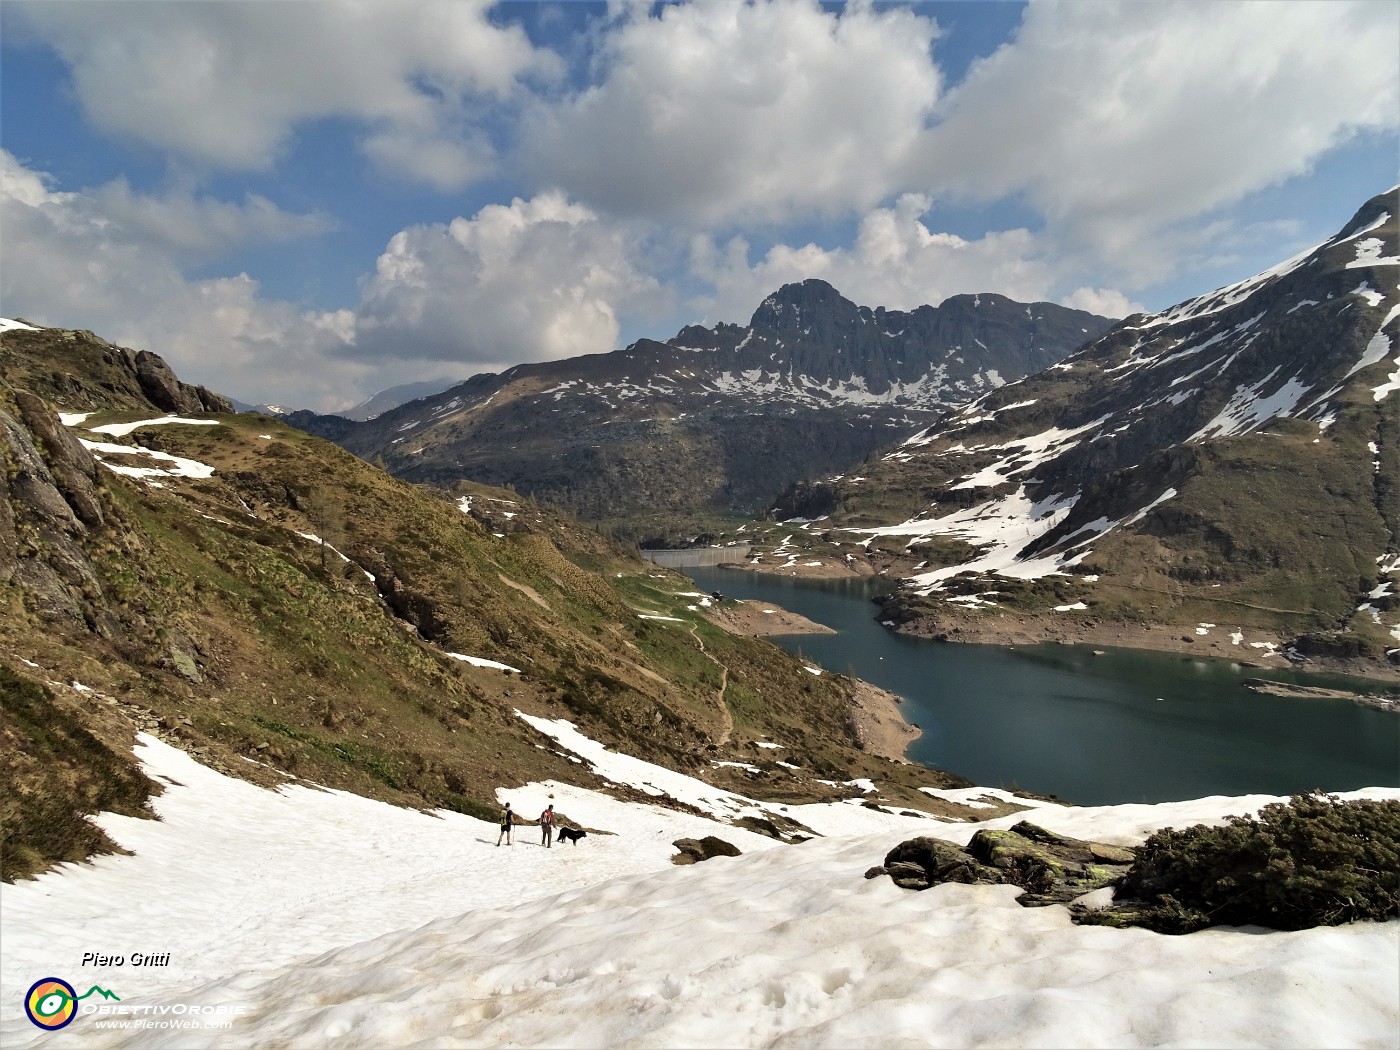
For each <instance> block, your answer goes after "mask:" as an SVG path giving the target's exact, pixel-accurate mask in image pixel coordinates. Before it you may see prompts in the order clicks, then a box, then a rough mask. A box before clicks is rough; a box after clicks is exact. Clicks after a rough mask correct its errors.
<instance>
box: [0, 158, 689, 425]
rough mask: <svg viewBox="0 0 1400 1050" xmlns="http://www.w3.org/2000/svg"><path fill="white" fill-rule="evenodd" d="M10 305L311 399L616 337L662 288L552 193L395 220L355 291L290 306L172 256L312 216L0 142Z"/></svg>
mask: <svg viewBox="0 0 1400 1050" xmlns="http://www.w3.org/2000/svg"><path fill="white" fill-rule="evenodd" d="M0 225H2V226H3V228H4V232H5V255H6V263H7V265H6V266H5V267H4V270H3V274H2V275H0V277H2V278H3V283H0V303H3V308H4V310H5V311H6V315H7V316H15V315H19V316H23V317H25V318H27V319H28V320H30V321H33V322H35V323H38V324H45V325H54V326H57V327H64V328H90V329H92V330H93V331H96V332H97V333H98V334H100V335H102V336H103V337H104V338H107V339H109V340H111V341H113V342H117V343H120V344H124V345H129V346H133V347H136V348H138V349H147V350H154V351H155V352H157V353H159V354H161V355H162V356H163V357H165V358H166V359H167V360H168V361H169V362H170V364H171V365H172V366H173V367H174V368H175V370H176V372H177V373H178V374H180V375H181V377H182V378H184V379H186V380H187V381H191V382H198V383H203V384H205V385H206V386H209V387H211V388H213V389H215V390H218V391H220V392H222V393H227V394H232V395H234V396H236V397H241V398H243V399H245V400H263V401H269V402H274V403H279V404H286V405H291V406H296V407H312V408H318V409H321V410H333V409H336V408H344V407H348V406H349V405H351V404H353V403H355V402H356V401H358V400H360V399H361V398H362V397H363V396H364V395H365V394H368V393H371V392H373V391H375V390H379V389H384V388H386V387H389V386H394V385H397V384H400V383H405V382H410V381H413V380H415V379H427V378H437V377H439V376H441V375H443V374H444V373H446V374H449V375H455V376H458V377H460V378H466V377H467V376H469V375H472V374H474V373H476V372H481V371H492V370H498V369H502V368H506V367H509V366H510V365H512V364H515V363H517V362H520V361H536V360H543V359H550V358H560V357H569V356H574V355H578V354H587V353H602V352H605V351H608V350H612V349H614V348H616V346H617V345H618V337H619V332H620V327H621V319H622V318H624V317H632V318H634V319H635V318H638V317H650V318H653V319H655V318H659V317H660V314H661V311H663V310H665V309H667V308H668V307H669V306H671V305H672V302H671V298H670V295H669V291H668V290H667V289H665V288H663V287H662V286H661V285H660V284H659V283H658V282H657V281H656V279H655V278H653V277H652V276H650V275H649V274H647V273H643V272H642V271H641V270H639V269H638V268H637V262H636V260H637V259H638V258H639V257H640V255H641V254H642V253H643V252H644V250H645V246H644V244H643V243H642V241H641V239H640V238H639V237H638V235H637V234H636V233H634V232H633V231H632V230H631V228H630V227H628V226H627V225H626V224H621V223H616V222H606V221H604V220H602V219H600V218H599V217H598V216H597V215H595V214H594V213H593V212H592V211H591V210H589V209H588V208H586V207H583V206H582V205H579V204H575V203H570V202H569V201H567V200H566V199H565V198H564V197H563V195H562V194H558V193H555V194H545V195H542V196H539V197H536V198H534V199H533V200H529V201H526V200H519V199H517V200H515V201H514V202H512V203H511V204H510V205H509V206H502V205H491V206H489V207H486V208H483V209H481V211H479V212H478V213H477V214H476V215H474V216H473V217H471V218H457V219H454V220H453V221H452V222H450V223H446V224H436V225H431V226H414V227H410V228H408V229H406V230H402V231H400V232H399V233H397V234H395V235H394V236H393V237H392V238H391V239H390V241H389V244H388V246H387V247H386V249H385V251H384V252H383V254H381V255H380V257H379V259H378V262H377V264H376V267H375V271H374V273H373V274H372V275H370V276H368V277H366V278H365V280H364V281H363V282H362V287H361V300H360V302H359V303H358V304H355V305H354V306H353V307H346V308H344V309H340V310H334V311H326V312H317V311H307V310H302V309H300V308H298V307H296V306H295V305H293V304H291V303H287V302H282V301H278V300H276V299H270V298H267V297H265V296H264V295H263V293H262V289H261V288H260V286H259V284H258V282H257V281H255V280H253V279H252V278H250V277H249V276H248V275H246V274H238V275H236V276H229V277H220V278H212V279H203V280H191V279H188V278H187V277H186V276H185V274H184V270H183V266H184V265H185V263H186V262H188V261H189V260H190V259H192V258H196V257H202V256H203V255H204V254H206V253H207V252H208V251H209V250H212V249H214V248H218V247H221V246H227V245H228V244H231V243H234V242H248V241H256V240H264V241H265V240H277V239H284V238H286V237H290V236H296V235H300V234H306V233H313V232H317V231H318V230H319V229H320V228H321V226H322V223H321V221H320V220H319V219H316V217H308V216H295V215H287V214H286V213H284V212H281V211H279V210H278V209H277V208H276V207H275V206H274V205H272V204H271V203H270V202H267V201H264V200H260V199H257V200H253V201H251V202H249V203H246V204H245V205H243V206H237V205H232V204H228V203H226V202H221V201H212V200H206V199H195V198H192V197H190V196H189V195H187V194H176V195H173V196H172V197H171V198H169V199H168V200H167V199H166V198H158V197H151V196H140V195H136V194H133V193H132V192H131V191H130V190H129V188H128V187H127V186H126V185H125V183H120V182H117V183H111V184H108V185H106V186H103V187H99V188H98V189H96V190H92V191H85V192H81V193H78V192H59V191H56V190H54V189H52V188H51V187H50V185H49V183H48V181H47V179H46V177H45V176H44V175H42V174H40V173H37V172H34V171H31V170H29V169H27V168H25V167H24V166H23V165H21V164H19V163H18V162H17V161H16V160H15V159H14V157H12V156H11V155H10V154H9V153H8V152H6V151H4V150H0Z"/></svg>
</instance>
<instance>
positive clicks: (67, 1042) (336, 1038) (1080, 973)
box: [0, 724, 1400, 1048]
mask: <svg viewBox="0 0 1400 1050" xmlns="http://www.w3.org/2000/svg"><path fill="white" fill-rule="evenodd" d="M552 729H553V731H554V732H555V733H556V734H557V738H558V739H559V740H560V742H561V746H564V747H570V748H577V751H578V754H577V756H576V757H580V758H581V759H582V760H584V761H586V762H588V763H590V764H591V765H592V766H593V768H595V769H597V770H598V771H599V772H601V773H603V774H604V775H606V776H610V777H613V776H615V777H617V778H619V779H620V780H623V781H627V782H631V783H634V784H636V785H637V786H639V787H644V786H646V785H648V784H650V783H652V782H653V781H663V780H664V781H666V782H667V783H668V786H669V787H670V788H671V789H672V790H676V791H680V792H681V793H682V794H684V793H685V791H684V789H682V788H681V787H679V786H678V785H676V784H673V783H671V782H670V781H671V780H672V779H673V778H674V777H675V776H676V774H674V773H672V772H671V771H669V770H664V769H660V768H659V767H655V766H652V767H650V768H647V767H646V766H645V765H642V764H629V763H628V762H626V761H622V756H616V755H613V754H611V753H609V752H607V751H605V750H604V749H602V748H601V747H599V746H598V745H596V744H593V743H591V742H589V741H588V740H586V739H585V738H583V737H581V736H579V735H578V734H577V733H576V732H575V731H573V730H572V729H570V727H568V726H566V725H563V724H559V725H556V726H553V727H552ZM137 754H138V757H139V758H140V759H141V761H142V763H143V765H144V767H145V769H146V771H147V772H148V774H149V775H151V776H152V777H154V778H156V779H158V780H160V781H161V782H163V783H165V784H166V785H167V788H166V791H165V793H164V794H163V795H162V796H160V798H159V799H157V800H156V802H155V807H156V809H157V811H158V812H159V813H160V815H161V818H162V819H161V820H160V821H146V820H134V819H131V818H125V817H118V816H115V815H110V814H107V815H103V816H102V817H100V818H98V819H99V821H100V823H101V824H102V825H103V826H104V827H105V828H106V829H107V830H108V831H109V832H110V833H111V835H112V836H113V838H114V839H116V840H117V841H118V842H120V843H121V844H122V845H124V846H126V847H127V848H128V849H129V850H131V854H130V855H126V856H109V857H104V858H100V859H99V860H97V861H95V862H93V863H90V864H82V865H65V866H64V867H62V868H60V869H59V870H57V871H55V872H51V873H49V874H46V875H44V876H41V877H40V878H39V879H37V880H35V881H33V882H27V883H21V884H18V885H5V886H0V899H2V900H3V908H0V933H3V940H4V944H5V952H4V955H3V958H2V959H0V978H2V979H3V985H4V989H5V994H4V996H3V998H0V1037H3V1042H4V1044H5V1045H6V1046H15V1047H18V1046H29V1047H36V1048H37V1047H41V1046H55V1047H68V1046H83V1047H108V1046H144V1047H200V1046H208V1047H228V1046H293V1047H298V1046H306V1047H312V1046H316V1047H319V1046H327V1045H335V1046H346V1047H398V1046H433V1047H438V1046H444V1047H445V1046H462V1047H473V1046H475V1047H485V1046H505V1045H511V1046H548V1047H558V1046H585V1047H591V1046H643V1047H659V1046H732V1047H745V1046H799V1045H800V1046H811V1047H818V1046H833V1047H836V1046H839V1047H886V1046H904V1045H908V1046H955V1047H970V1046H1013V1045H1014V1046H1030V1047H1036V1046H1042V1047H1053V1046H1114V1047H1120V1046H1123V1047H1126V1046H1162V1045H1184V1044H1190V1045H1250V1046H1298V1045H1306V1046H1386V1045H1393V1040H1394V1033H1395V1022H1396V1017H1397V1012H1400V1003H1397V1000H1396V993H1395V988H1396V986H1397V978H1400V952H1397V948H1400V922H1389V923H1385V924H1375V923H1361V924H1355V925H1352V926H1348V927H1341V928H1319V929H1313V930H1307V931H1303V932H1299V933H1281V932H1271V931H1264V930H1260V929H1254V928H1249V929H1239V930H1236V929H1229V928H1219V929H1212V930H1209V931H1205V932H1202V933H1197V934H1192V935H1190V936H1185V937H1168V936H1162V935H1159V934H1154V933H1149V932H1146V931H1144V930H1137V929H1134V930H1116V929H1110V928H1106V927H1081V926H1075V925H1072V924H1071V923H1070V921H1069V917H1068V914H1067V912H1066V911H1065V909H1064V908H1063V907H1061V906H1052V907H1047V908H1039V909H1025V908H1022V907H1020V906H1018V905H1017V904H1016V903H1015V896H1016V892H1017V891H1016V890H1015V889H1014V888H1012V887H1005V886H998V887H985V886H983V887H971V886H959V885H948V886H943V887H939V888H936V889H933V890H930V891H928V892H925V893H913V892H909V891H905V890H901V889H899V888H897V887H896V886H895V885H894V884H893V883H892V882H891V881H890V880H888V879H876V880H872V881H867V880H866V879H864V878H863V877H862V875H863V873H864V871H865V869H866V868H867V867H869V866H870V865H872V864H877V863H879V862H880V860H881V859H882V858H883V857H884V855H885V853H886V852H887V851H888V850H889V849H890V848H891V847H893V846H894V845H895V844H896V843H898V842H900V841H902V840H904V839H905V838H908V837H909V836H911V835H913V834H931V835H935V836H938V837H941V838H944V839H947V840H949V841H952V842H955V843H959V844H962V843H966V842H967V841H968V839H970V838H971V836H972V835H973V833H974V832H975V831H976V830H977V829H978V828H981V827H988V828H1001V827H1008V826H1010V825H1011V824H1012V823H1014V822H1015V821H1016V820H1017V819H1019V817H1018V816H1010V817H1002V818H997V819H993V820H987V821H984V822H980V823H965V822H964V823H942V822H938V821H935V820H932V819H928V818H913V817H904V816H899V815H896V814H892V813H888V812H880V811H875V810H870V809H867V808H864V807H861V806H859V805H852V804H849V803H847V804H836V805H832V806H828V807H825V808H826V809H827V810H828V811H829V812H828V814H827V815H826V816H824V817H823V816H818V815H814V814H812V813H810V812H808V813H806V814H805V817H806V819H809V820H810V821H811V822H812V823H813V824H820V825H822V826H824V827H825V829H826V831H827V832H828V835H827V837H824V838H822V839H816V840H812V841H809V842H806V843H802V844H800V845H796V846H787V845H782V844H780V843H777V842H775V841H774V840H773V839H770V838H764V837H762V836H758V835H750V834H748V833H746V832H743V831H741V830H737V829H734V828H732V827H728V826H722V825H718V824H715V823H713V822H712V821H710V820H709V819H707V818H706V817H704V816H702V815H687V814H683V813H678V812H676V811H674V810H665V809H659V808H656V807H652V806H649V805H646V804H644V803H627V802H622V801H619V800H617V799H615V798H612V797H609V796H607V795H603V794H600V793H598V792H595V791H590V790H586V789H582V788H577V787H572V786H570V785H569V784H568V783H565V782H561V781H551V782H547V783H536V784H530V785H527V786H525V787H522V788H518V789H513V790H510V791H503V792H501V799H502V801H512V802H513V803H514V804H515V806H516V808H517V809H519V810H521V811H523V812H525V813H526V814H533V813H534V812H536V811H537V810H539V809H541V808H543V806H544V805H545V804H546V801H547V800H549V799H551V798H552V799H553V800H554V802H555V805H556V807H557V808H559V809H561V810H564V811H567V812H568V813H570V814H571V815H573V816H574V817H575V818H576V819H578V820H580V821H581V822H583V823H585V824H587V825H588V826H590V827H591V828H593V829H594V832H593V833H592V834H590V836H589V837H588V838H586V839H584V840H583V841H582V842H580V843H579V844H577V845H574V846H570V845H565V844H562V843H560V844H557V845H556V846H555V847H554V848H553V849H550V850H545V849H543V848H541V847H540V845H539V844H538V842H539V840H538V836H537V834H536V833H535V829H533V828H525V829H521V830H520V831H518V832H517V841H516V843H515V844H514V845H513V846H510V847H505V846H501V847H497V846H496V845H495V841H496V829H495V827H494V826H492V825H490V824H487V823H485V822H482V821H478V820H474V819H472V818H470V817H467V816H463V815H460V814H456V813H447V812H442V811H438V812H434V813H423V812H418V811H414V810H405V809H398V808H395V807H392V806H389V805H386V804H383V803H379V802H374V801H370V800H367V799H364V798H360V797H357V796H354V795H349V794H345V793H342V792H333V791H324V790H312V789H310V788H309V787H307V786H300V785H288V786H284V787H282V788H280V789H279V790H276V791H272V790H267V789H263V788H258V787H254V786H252V785H250V784H247V783H245V782H243V781H239V780H233V779H230V778H228V777H225V776H222V775H220V774H218V773H216V772H214V771H213V770H210V769H208V768H206V767H204V766H201V765H199V764H197V763H196V762H194V761H193V760H191V759H190V758H189V756H187V755H185V754H184V753H182V752H180V751H177V750H175V749H173V748H170V747H169V746H167V745H165V744H163V743H161V742H160V741H158V740H156V739H154V738H151V737H143V738H142V740H141V742H140V745H139V746H138V748H137ZM693 784H694V785H695V786H696V787H695V789H696V790H697V791H702V792H703V791H704V790H705V785H703V784H700V782H698V781H695V782H693ZM944 794H949V795H953V796H956V797H957V798H958V799H960V800H963V801H968V800H971V801H973V802H975V801H976V799H977V796H978V795H979V794H984V797H989V798H996V797H1005V796H1004V795H1003V793H1001V792H996V791H988V792H985V793H983V792H981V791H980V790H979V789H969V790H963V791H959V792H945V793H944ZM697 797H698V796H697ZM1345 797H1369V798H1382V797H1385V798H1395V797H1400V790H1395V789H1389V790H1380V789H1369V790H1366V791H1360V792H1353V793H1351V794H1350V795H1348V796H1345ZM1270 801H1274V799H1272V798H1270V797H1267V796H1249V797H1245V798H1218V797H1217V798H1208V799H1200V800H1196V801H1192V802H1180V803H1170V804H1162V805H1155V806H1142V805H1133V806H1116V807H1104V808H1093V809H1076V808H1069V807H1062V806H1058V805H1053V804H1049V803H1039V804H1036V803H1032V805H1035V806H1036V808H1035V810H1034V812H1033V813H1032V814H1031V815H1030V816H1031V818H1032V819H1033V820H1034V821H1035V822H1036V823H1039V824H1041V825H1042V826H1044V827H1047V828H1049V829H1051V830H1054V831H1058V832H1060V833H1062V834H1069V835H1073V836H1076V837H1085V838H1094V839H1097V840H1100V841H1110V842H1117V843H1122V844H1134V843H1138V842H1141V841H1142V840H1143V839H1144V838H1145V837H1146V836H1147V835H1148V834H1149V833H1151V832H1152V831H1154V830H1156V829H1158V828H1161V827H1164V826H1178V827H1181V826H1187V825H1190V824H1195V823H1199V822H1206V823H1219V822H1221V821H1222V819H1223V818H1224V816H1225V815H1227V814H1230V813H1243V812H1252V811H1254V810H1257V809H1258V808H1259V807H1260V806H1262V805H1264V804H1266V803H1267V802H1270ZM806 808H807V809H808V810H811V809H813V808H814V807H806ZM704 834H718V835H721V836H723V837H725V838H726V839H728V840H729V841H731V842H733V843H735V844H736V845H738V846H739V847H740V848H741V849H742V850H743V855H741V856H739V857H735V858H716V859H713V860H710V861H707V862H706V863H704V864H702V865H698V866H692V867H673V866H672V865H671V863H670V860H669V858H670V855H671V854H672V853H673V852H674V847H673V846H672V845H671V842H672V840H673V839H675V838H677V837H679V836H698V835H704ZM138 951H139V952H143V953H150V954H155V955H157V956H158V957H159V956H165V955H168V961H165V962H163V963H162V964H161V965H158V966H142V965H135V964H134V963H133V962H132V959H131V957H132V954H133V953H134V952H138ZM88 952H94V953H100V954H108V955H122V956H123V957H124V962H123V963H122V964H113V963H112V962H111V961H110V960H108V961H107V962H105V963H93V962H91V961H90V962H88V963H86V964H84V963H83V962H82V961H81V960H82V957H83V955H84V953H88ZM46 976H57V977H61V978H63V979H65V980H68V981H70V982H71V983H74V984H75V985H81V987H80V988H78V991H79V993H81V992H83V991H86V989H87V988H88V987H90V986H91V985H94V984H96V985H99V986H101V987H103V988H106V989H109V990H110V991H112V992H113V993H115V994H116V995H118V996H120V1001H119V1002H102V1003H101V1004H99V1003H98V1002H97V1001H96V1000H94V1001H92V1002H90V1003H88V1004H86V1006H91V1007H94V1009H93V1010H91V1011H90V1012H83V1013H80V1014H79V1015H78V1016H77V1018H76V1019H75V1020H74V1022H73V1023H72V1024H71V1025H70V1026H69V1027H68V1028H66V1029H64V1030H63V1031H60V1032H54V1033H41V1032H38V1031H37V1030H36V1029H35V1028H34V1027H33V1026H32V1025H31V1024H30V1023H29V1022H28V1021H27V1020H26V1019H25V1017H24V1015H23V1013H22V1007H21V1002H22V998H23V996H22V993H23V990H24V989H25V988H27V987H29V985H30V984H32V983H33V982H34V981H36V980H38V979H40V978H42V977H46ZM99 1010H105V1012H98V1011H99ZM130 1020H136V1021H138V1022H141V1023H142V1024H143V1025H145V1027H140V1028H118V1027H106V1026H107V1025H111V1024H113V1023H114V1022H122V1021H130ZM225 1022H228V1023H230V1024H231V1027H229V1028H222V1027H213V1026H214V1025H220V1024H223V1023H225ZM157 1026H160V1027H157Z"/></svg>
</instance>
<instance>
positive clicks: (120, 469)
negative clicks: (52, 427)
mask: <svg viewBox="0 0 1400 1050" xmlns="http://www.w3.org/2000/svg"><path fill="white" fill-rule="evenodd" d="M78 441H79V442H81V443H82V446H83V447H84V448H85V449H87V450H88V451H89V452H91V453H93V456H94V458H95V459H96V460H97V461H98V462H99V463H101V464H102V465H103V466H104V467H106V468H107V469H108V470H110V471H112V472H113V473H114V474H125V475H127V476H128V477H133V478H151V477H162V478H211V477H213V476H214V468H213V467H210V466H207V465H205V464H203V463H200V462H198V461H197V460H193V459H183V458H181V457H180V456H172V455H170V453H168V452H159V451H156V450H155V449H149V448H141V447H139V446H136V445H114V444H110V443H109V442H106V441H86V440H84V439H83V438H79V439H78ZM104 456H149V457H150V458H151V459H154V460H156V461H158V462H160V463H168V464H170V466H168V467H164V468H162V467H132V466H128V465H126V464H124V463H111V462H109V461H108V460H106V459H104V458H103V457H104Z"/></svg>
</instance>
